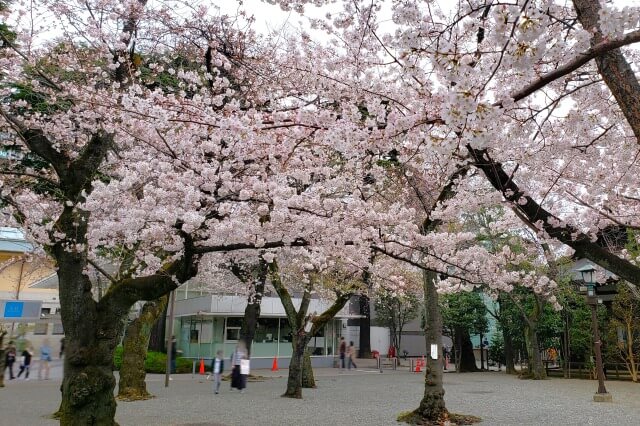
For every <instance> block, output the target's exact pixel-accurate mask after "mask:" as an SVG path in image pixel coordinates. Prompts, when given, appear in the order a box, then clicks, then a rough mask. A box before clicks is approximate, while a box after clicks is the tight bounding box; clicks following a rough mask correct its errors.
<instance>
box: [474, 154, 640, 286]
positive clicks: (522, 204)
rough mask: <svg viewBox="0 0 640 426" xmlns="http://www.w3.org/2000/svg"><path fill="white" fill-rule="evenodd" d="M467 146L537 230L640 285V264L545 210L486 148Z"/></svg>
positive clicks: (481, 168)
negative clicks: (595, 241)
mask: <svg viewBox="0 0 640 426" xmlns="http://www.w3.org/2000/svg"><path fill="white" fill-rule="evenodd" d="M467 149H468V150H469V153H470V154H471V156H472V157H473V158H474V161H475V167H477V168H478V169H480V170H482V172H483V173H484V174H485V176H486V178H487V179H488V180H489V182H490V183H491V185H492V186H493V187H494V188H495V189H496V190H497V191H499V192H500V193H501V194H502V196H503V197H504V199H505V200H506V201H508V202H509V203H510V204H511V207H512V208H513V209H514V210H515V211H517V212H518V213H519V215H522V216H524V217H525V218H526V219H527V220H526V222H525V223H527V224H529V225H530V226H533V227H534V228H533V229H534V230H535V231H540V230H543V231H544V232H546V233H547V234H548V235H549V236H550V237H552V238H555V239H556V240H558V241H560V242H561V243H564V244H566V245H568V246H569V247H571V248H573V249H574V250H575V252H576V254H577V255H578V256H582V257H586V258H587V259H590V260H591V261H593V262H595V263H596V264H598V265H600V266H602V267H603V268H604V269H606V270H608V271H610V272H613V273H614V274H616V275H618V276H619V277H621V278H623V279H625V280H627V281H629V282H632V283H634V284H637V285H640V267H638V266H636V265H634V264H632V263H631V262H629V261H627V260H625V259H623V258H621V257H619V256H616V255H615V254H613V253H611V252H609V251H608V250H606V249H604V248H602V247H600V246H599V245H598V244H596V243H594V242H592V241H591V238H590V237H589V236H588V235H586V234H584V233H583V232H581V231H580V230H579V229H577V228H575V227H574V226H572V225H569V224H565V223H563V221H562V220H561V219H560V218H558V217H556V216H554V215H553V214H551V213H550V212H549V211H547V210H546V209H544V208H543V207H542V206H541V205H540V204H538V203H537V202H536V201H535V200H534V199H533V198H531V197H530V196H528V195H526V194H525V193H524V191H523V190H521V189H520V188H519V187H518V185H517V184H516V183H515V181H514V180H513V179H512V178H511V177H510V176H509V175H508V174H507V173H506V172H505V170H504V168H503V166H502V164H501V163H498V162H495V161H493V160H492V159H491V157H490V156H489V154H488V152H487V150H486V149H482V150H480V149H474V148H472V147H471V146H470V145H467ZM538 224H539V225H538Z"/></svg>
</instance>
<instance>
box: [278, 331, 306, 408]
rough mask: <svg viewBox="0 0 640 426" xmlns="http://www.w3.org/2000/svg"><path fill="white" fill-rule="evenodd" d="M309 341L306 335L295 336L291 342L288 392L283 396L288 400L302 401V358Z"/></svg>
mask: <svg viewBox="0 0 640 426" xmlns="http://www.w3.org/2000/svg"><path fill="white" fill-rule="evenodd" d="M308 342H309V339H308V338H307V337H306V336H305V335H298V336H294V337H293V339H292V340H291V348H292V349H293V352H292V353H291V362H290V363H289V377H288V379H287V390H286V391H285V393H284V394H283V395H282V396H284V397H286V398H297V399H302V369H303V365H302V358H303V357H304V349H305V347H306V346H307V343H308Z"/></svg>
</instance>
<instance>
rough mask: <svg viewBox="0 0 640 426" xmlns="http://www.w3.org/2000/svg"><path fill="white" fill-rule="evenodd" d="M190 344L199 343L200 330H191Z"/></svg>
mask: <svg viewBox="0 0 640 426" xmlns="http://www.w3.org/2000/svg"><path fill="white" fill-rule="evenodd" d="M189 343H198V330H195V329H191V331H190V332H189Z"/></svg>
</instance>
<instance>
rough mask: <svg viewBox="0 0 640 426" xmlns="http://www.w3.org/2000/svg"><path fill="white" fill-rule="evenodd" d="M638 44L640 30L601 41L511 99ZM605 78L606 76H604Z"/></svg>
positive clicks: (516, 99) (524, 95) (536, 89)
mask: <svg viewBox="0 0 640 426" xmlns="http://www.w3.org/2000/svg"><path fill="white" fill-rule="evenodd" d="M589 1H590V0H589ZM576 2H577V1H576ZM574 3H575V2H574ZM637 42H640V30H636V31H632V32H630V33H627V34H625V35H624V36H623V37H622V38H619V39H615V40H610V41H601V42H600V43H597V44H595V45H593V46H591V48H589V49H588V50H586V51H585V52H582V53H580V54H578V56H577V57H575V58H574V59H573V60H571V61H569V62H567V63H566V64H564V65H562V66H560V67H558V68H556V69H555V70H553V71H551V72H550V73H548V74H545V75H543V76H542V77H540V78H539V79H538V80H537V81H535V82H533V83H531V84H529V85H528V86H525V87H524V88H523V89H521V90H519V91H517V92H516V93H514V94H512V95H511V97H512V98H513V100H514V101H516V102H517V101H519V100H522V99H524V98H526V97H527V96H529V95H531V94H532V93H534V92H536V91H538V90H540V89H542V88H543V87H544V86H546V85H547V84H549V83H551V82H552V81H555V80H557V79H559V78H561V77H564V76H565V75H567V74H569V73H571V72H573V71H575V70H577V69H578V68H580V67H581V66H583V65H584V64H586V63H587V62H589V61H590V60H592V59H595V58H598V57H600V56H601V55H603V54H605V53H608V52H611V51H614V52H618V53H620V50H619V48H620V47H622V46H626V45H629V44H633V43H637ZM620 55H622V53H620ZM623 59H624V58H623ZM625 62H626V61H625ZM603 77H605V76H604V75H603ZM605 81H606V80H605ZM636 84H637V80H636ZM616 99H617V97H616ZM497 105H501V103H497V104H496V106H497Z"/></svg>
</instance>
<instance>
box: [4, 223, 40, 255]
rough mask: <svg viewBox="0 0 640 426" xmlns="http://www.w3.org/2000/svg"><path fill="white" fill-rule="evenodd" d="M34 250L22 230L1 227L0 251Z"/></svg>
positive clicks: (19, 251)
mask: <svg viewBox="0 0 640 426" xmlns="http://www.w3.org/2000/svg"><path fill="white" fill-rule="evenodd" d="M32 250H33V244H31V243H29V242H28V241H27V240H26V239H25V238H24V234H23V233H22V231H21V230H19V229H17V228H8V227H0V252H3V251H4V252H13V253H26V252H30V251H32Z"/></svg>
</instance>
